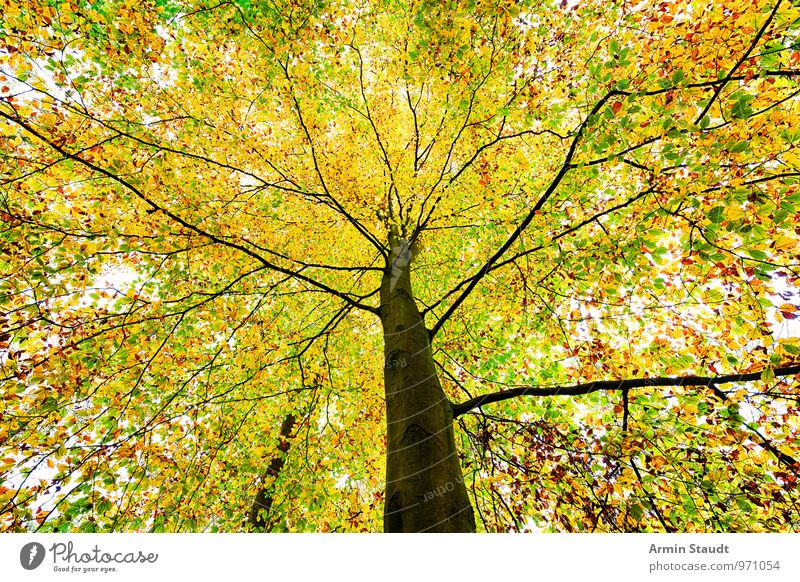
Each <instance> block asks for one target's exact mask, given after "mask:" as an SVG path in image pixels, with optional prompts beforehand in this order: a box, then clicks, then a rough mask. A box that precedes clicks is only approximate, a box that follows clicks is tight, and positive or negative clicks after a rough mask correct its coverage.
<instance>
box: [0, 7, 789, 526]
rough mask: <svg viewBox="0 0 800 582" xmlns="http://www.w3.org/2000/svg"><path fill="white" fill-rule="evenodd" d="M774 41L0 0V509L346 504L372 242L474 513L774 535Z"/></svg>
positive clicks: (345, 512) (706, 27) (471, 17)
mask: <svg viewBox="0 0 800 582" xmlns="http://www.w3.org/2000/svg"><path fill="white" fill-rule="evenodd" d="M799 32H800V10H798V7H797V6H796V3H793V2H790V1H789V0H777V1H776V0H734V1H725V2H722V1H721V0H715V1H712V2H706V1H704V2H700V1H697V0H676V1H664V2H658V1H655V0H647V1H645V2H639V3H635V2H629V1H627V0H612V1H605V2H599V1H596V0H585V1H584V0H580V1H577V2H575V1H571V0H562V1H560V2H557V1H550V2H530V1H527V0H526V1H510V0H489V1H482V0H445V1H437V2H432V1H428V0H423V1H418V0H362V1H359V0H355V1H353V0H313V1H311V0H263V1H262V0H223V1H220V2H217V1H215V0H211V1H207V0H187V1H184V0H155V1H154V0H144V1H136V0H123V1H118V0H110V1H104V0H96V1H88V0H70V1H60V0H35V1H32V0H22V1H19V0H0V74H1V75H2V77H0V233H1V234H0V269H1V270H2V273H1V276H2V279H1V280H0V365H1V368H0V530H4V531H30V530H35V531H40V532H48V531H117V530H124V531H211V532H216V531H241V530H245V529H248V528H251V529H252V528H253V527H254V526H255V527H257V529H268V530H270V531H375V530H379V529H380V527H381V526H380V521H381V519H382V517H381V516H382V513H383V511H384V503H385V502H386V501H387V500H386V499H385V487H386V473H385V467H384V464H385V462H386V461H385V455H386V450H387V440H386V437H385V435H386V423H387V416H386V414H387V411H386V407H387V399H386V396H385V394H384V381H385V380H384V374H388V372H387V369H388V368H392V367H393V368H396V369H397V370H400V369H402V368H404V367H405V366H406V365H408V362H406V360H404V359H402V358H399V359H388V360H387V359H386V357H385V356H384V347H385V345H384V343H385V339H384V337H383V336H382V335H381V319H380V317H382V316H383V315H384V312H383V311H382V310H383V309H384V308H385V306H386V305H387V302H386V301H385V300H384V299H382V293H381V292H380V289H381V285H382V281H383V280H389V279H392V284H393V281H394V279H393V277H394V278H396V277H399V276H400V275H399V274H398V273H400V272H401V271H402V270H403V269H410V277H411V279H412V280H413V286H414V294H413V299H414V301H415V304H416V306H417V307H418V308H419V312H420V314H421V316H422V317H424V321H425V325H426V327H427V330H428V335H429V337H430V348H431V352H432V357H433V361H434V362H435V366H436V374H437V375H438V378H439V380H440V381H441V386H442V389H443V390H444V393H445V394H446V396H447V399H448V400H449V401H451V402H452V403H453V405H452V415H453V417H454V418H455V427H454V428H455V445H456V449H457V451H458V458H459V461H460V465H461V467H462V469H463V479H464V486H465V487H466V490H467V492H468V495H469V499H470V503H471V504H472V506H473V507H474V511H475V522H476V524H477V529H478V530H479V531H524V530H529V529H532V528H540V529H545V530H556V531H790V530H792V529H793V528H796V527H797V525H796V524H798V523H800V508H799V507H798V503H800V498H798V489H797V485H798V483H797V479H798V472H799V471H800V465H799V464H798V462H797V459H798V458H799V457H798V454H800V453H799V452H798V448H799V447H800V419H798V398H799V397H800V383H798V381H797V379H796V377H795V375H796V374H797V373H798V372H800V338H799V337H798V334H797V333H795V332H796V330H797V328H793V327H791V320H793V319H795V318H796V317H797V311H798V305H800V301H798V293H799V292H800V290H798V287H800V285H799V284H798V281H800V272H799V271H798V266H800V261H799V260H798V256H800V252H799V251H800V226H798V225H800V189H798V179H799V178H800V157H798V151H800V150H798V143H799V142H800V129H798V128H800V104H799V103H798V96H800V85H798V77H800V44H799V43H800V40H798V33H799ZM409 263H410V264H409ZM409 293H410V292H409ZM793 330H795V332H793ZM387 386H388V383H387ZM428 493H429V494H430V496H433V497H438V496H439V494H440V493H441V491H436V490H433V491H429V492H428ZM257 496H258V499H259V500H260V501H259V502H258V503H259V504H260V507H261V509H263V511H261V512H260V514H259V512H258V511H257V507H256V508H255V509H256V511H255V512H254V515H256V514H258V515H257V518H256V517H254V518H252V519H250V522H249V524H248V515H250V514H251V511H253V510H254V505H253V504H254V499H256V497H257ZM426 497H427V496H426Z"/></svg>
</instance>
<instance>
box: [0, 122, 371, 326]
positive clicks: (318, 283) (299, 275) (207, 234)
mask: <svg viewBox="0 0 800 582" xmlns="http://www.w3.org/2000/svg"><path fill="white" fill-rule="evenodd" d="M0 117H4V118H5V119H7V120H8V121H11V122H12V123H15V124H17V125H19V126H20V127H22V128H23V129H25V130H26V131H27V132H28V133H30V134H31V135H34V136H35V137H37V138H38V139H40V140H41V141H42V142H44V143H45V144H47V145H48V146H49V147H50V148H52V149H53V150H55V151H56V152H58V153H59V154H61V155H62V156H64V157H65V158H70V159H72V160H75V161H76V162H79V163H81V164H82V165H84V166H86V167H87V168H89V169H90V170H92V171H94V172H97V173H99V174H102V175H104V176H106V177H107V178H111V179H112V180H114V181H115V182H117V183H118V184H120V185H121V186H124V187H125V188H127V189H128V190H130V191H131V192H133V193H134V194H135V195H136V196H137V197H138V198H139V199H141V200H142V201H144V202H145V203H147V205H148V206H150V208H151V209H152V210H153V211H158V212H162V213H163V214H164V215H165V216H167V217H169V218H170V219H171V220H173V221H174V222H176V223H178V224H179V225H181V226H182V227H184V228H186V229H188V230H191V231H192V232H195V233H197V234H199V235H200V236H203V237H205V238H207V239H209V240H211V241H212V242H215V243H217V244H220V245H223V246H226V247H229V248H232V249H236V250H238V251H240V252H243V253H245V254H246V255H248V256H250V257H252V258H254V259H256V260H257V261H259V262H260V263H261V264H263V265H264V266H265V267H267V268H268V269H271V270H273V271H277V272H279V273H283V274H284V275H289V276H290V277H292V278H294V279H297V280H299V281H303V282H305V283H308V284H310V285H312V286H314V287H317V288H318V289H321V290H322V291H325V292H327V293H330V294H331V295H334V296H336V297H339V298H340V299H342V300H344V301H346V302H347V303H348V304H350V305H352V306H353V307H357V308H358V309H363V310H364V311H369V312H370V313H374V314H377V313H378V310H377V309H376V308H375V307H371V306H369V305H365V304H363V303H361V302H359V301H357V300H355V299H353V298H352V297H350V296H349V295H348V294H346V293H342V292H341V291H337V290H336V289H333V288H332V287H330V286H328V285H326V284H325V283H322V282H321V281H316V280H315V279H312V278H311V277H308V276H306V275H303V274H302V273H300V272H297V271H292V270H291V269H286V268H284V267H281V266H279V265H276V264H274V263H272V262H270V261H268V260H267V259H265V258H264V257H263V256H261V255H259V254H258V253H256V252H254V251H253V250H251V249H249V248H247V247H245V246H243V245H240V244H237V243H234V242H231V241H228V240H225V238H223V237H221V236H217V235H215V234H213V233H210V232H207V231H205V230H203V229H201V228H199V227H198V226H195V225H193V224H191V223H189V222H187V221H186V220H184V219H183V218H181V217H180V216H178V215H177V214H175V213H174V212H172V211H170V210H169V209H168V208H166V207H164V206H161V205H159V204H158V203H157V202H155V201H154V200H152V199H150V198H148V197H147V196H145V194H144V193H143V192H142V191H141V190H139V189H138V188H137V187H136V186H134V185H133V184H131V183H130V182H129V181H127V180H126V179H125V178H122V177H121V176H118V175H116V174H114V173H113V172H110V171H108V170H106V169H105V168H103V167H101V166H98V165H96V164H94V163H92V162H90V161H89V160H87V159H85V158H82V157H81V156H79V155H77V154H75V153H72V152H69V151H67V150H65V149H64V148H63V147H61V146H59V145H58V144H56V143H54V142H52V141H51V140H49V139H48V138H47V137H45V136H44V135H43V134H41V133H40V132H38V131H37V130H36V129H34V128H33V127H32V126H31V125H29V124H28V123H25V122H24V121H23V120H21V119H17V118H15V117H12V116H11V115H8V114H7V113H5V112H3V111H0ZM246 242H248V243H249V241H246ZM249 244H252V243H249Z"/></svg>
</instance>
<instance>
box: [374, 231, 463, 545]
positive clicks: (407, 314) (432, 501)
mask: <svg viewBox="0 0 800 582" xmlns="http://www.w3.org/2000/svg"><path fill="white" fill-rule="evenodd" d="M392 238H393V239H394V240H390V243H392V248H393V249H394V250H393V252H392V254H391V256H390V257H389V265H388V266H387V268H386V271H385V273H384V276H383V280H382V282H381V308H380V315H381V322H382V324H383V336H384V355H385V365H384V384H385V389H386V424H387V427H386V433H387V454H386V499H385V507H384V517H383V527H384V531H386V532H473V531H475V518H474V516H473V513H472V506H471V505H470V502H469V498H468V497H467V489H466V486H465V485H464V479H463V476H462V473H461V465H460V463H459V461H458V454H457V450H456V444H455V438H454V435H453V408H452V405H451V403H450V400H449V399H448V398H447V397H446V396H445V394H444V391H443V390H442V386H441V384H440V383H439V377H438V375H437V373H436V367H435V364H434V361H433V354H432V352H431V346H430V339H429V336H428V330H427V329H426V327H425V324H424V322H423V320H422V316H421V315H420V312H419V309H418V308H417V305H416V302H415V301H414V294H413V292H412V290H411V277H410V262H411V257H410V250H409V249H408V247H407V246H406V245H405V243H404V242H402V241H400V240H398V239H397V238H396V237H392Z"/></svg>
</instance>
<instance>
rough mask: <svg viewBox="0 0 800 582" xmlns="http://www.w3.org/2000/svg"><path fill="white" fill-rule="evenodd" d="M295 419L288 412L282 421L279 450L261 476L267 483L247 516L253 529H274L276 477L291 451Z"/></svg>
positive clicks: (263, 481) (259, 491)
mask: <svg viewBox="0 0 800 582" xmlns="http://www.w3.org/2000/svg"><path fill="white" fill-rule="evenodd" d="M295 421H296V419H295V416H294V415H293V414H287V415H286V416H285V417H284V418H283V422H282V423H281V430H280V436H279V440H278V450H277V451H276V452H275V456H274V457H272V460H271V461H270V463H269V466H268V467H267V470H266V472H265V473H264V475H263V477H262V478H261V481H262V483H266V485H263V486H262V487H261V488H260V489H259V490H258V493H257V494H256V498H255V501H254V502H253V506H252V507H251V508H250V515H249V516H248V518H247V523H248V524H249V526H250V529H251V530H252V531H262V532H268V531H271V530H272V527H273V523H272V516H271V515H270V514H271V511H272V503H273V501H274V498H273V488H274V486H275V479H277V478H278V475H280V472H281V469H283V465H284V463H286V453H288V452H289V447H290V446H291V436H292V429H293V428H294V425H295Z"/></svg>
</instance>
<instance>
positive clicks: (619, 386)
mask: <svg viewBox="0 0 800 582" xmlns="http://www.w3.org/2000/svg"><path fill="white" fill-rule="evenodd" d="M773 372H774V374H775V376H776V377H778V376H794V375H797V374H800V365H796V366H783V367H780V368H775V369H774V370H773ZM760 378H761V372H751V373H749V374H727V375H724V376H679V377H675V378H670V377H662V378H630V379H628V380H599V381H596V382H587V383H585V384H573V385H571V386H526V387H521V388H512V389H511V390H504V391H503V392H493V393H491V394H483V395H482V396H476V397H475V398H471V399H469V400H467V401H466V402H461V403H460V404H454V405H453V418H457V417H459V416H460V415H462V414H464V413H466V412H469V411H470V410H472V409H473V408H478V407H479V406H484V405H486V404H491V403H493V402H502V401H503V400H510V399H512V398H517V397H519V396H580V395H583V394H591V393H592V392H601V391H607V392H615V391H625V390H630V389H631V388H644V387H646V386H708V387H713V386H717V385H718V384H730V383H732V382H752V381H754V380H758V379H760Z"/></svg>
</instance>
